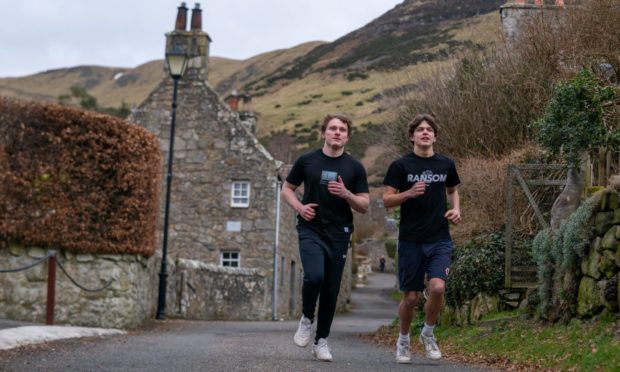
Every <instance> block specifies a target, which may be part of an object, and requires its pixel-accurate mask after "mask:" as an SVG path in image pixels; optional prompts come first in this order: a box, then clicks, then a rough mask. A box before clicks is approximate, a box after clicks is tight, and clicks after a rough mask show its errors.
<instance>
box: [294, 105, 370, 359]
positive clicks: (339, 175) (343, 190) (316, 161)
mask: <svg viewBox="0 0 620 372" xmlns="http://www.w3.org/2000/svg"><path fill="white" fill-rule="evenodd" d="M350 134H351V120H350V119H349V118H348V117H346V116H344V115H341V114H334V115H327V116H326V117H325V119H324V120H323V124H322V126H321V137H322V138H323V139H324V143H323V147H322V148H321V149H318V150H314V151H311V152H309V153H307V154H305V155H302V156H301V157H300V158H299V159H297V161H295V164H294V165H293V168H292V169H291V172H290V173H289V175H288V177H287V178H286V182H284V185H283V187H282V198H283V199H284V200H285V201H286V202H287V203H288V204H289V205H290V206H291V207H292V208H293V209H294V210H295V211H296V212H297V213H298V217H297V218H298V224H297V232H298V234H299V254H300V256H301V263H302V266H303V270H304V277H303V285H302V290H301V292H302V293H301V294H302V313H303V316H302V317H301V320H300V321H299V326H298V329H297V332H296V333H295V336H294V337H293V342H294V343H295V345H297V346H299V347H305V346H307V345H308V344H309V343H310V339H311V337H312V323H313V321H314V309H315V308H316V303H317V299H318V302H319V310H318V321H317V327H316V335H315V337H314V345H313V346H312V354H313V355H314V356H315V357H316V358H317V359H319V360H322V361H331V360H332V354H331V350H330V348H329V346H328V345H327V336H329V331H330V328H331V324H332V320H333V319H334V313H335V311H336V300H337V298H338V292H339V291H340V280H341V279H342V272H343V270H344V265H345V261H346V258H347V250H348V248H349V241H350V238H351V233H352V232H353V214H352V213H351V209H354V210H356V211H357V212H360V213H366V211H367V210H368V205H369V202H370V197H369V193H368V182H367V179H366V170H365V169H364V167H363V166H362V164H361V163H360V162H359V161H357V160H355V159H353V157H351V156H350V155H349V154H347V153H345V152H344V148H345V145H346V144H347V142H348V141H349V136H350ZM302 183H303V184H304V195H303V199H302V200H301V201H299V200H298V199H297V196H296V195H295V190H296V189H297V187H299V186H300V185H301V184H302Z"/></svg>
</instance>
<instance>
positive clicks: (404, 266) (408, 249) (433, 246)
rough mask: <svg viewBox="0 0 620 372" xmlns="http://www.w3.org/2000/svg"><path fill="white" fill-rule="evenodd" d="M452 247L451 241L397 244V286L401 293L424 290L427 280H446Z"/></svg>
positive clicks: (400, 242)
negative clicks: (425, 279)
mask: <svg viewBox="0 0 620 372" xmlns="http://www.w3.org/2000/svg"><path fill="white" fill-rule="evenodd" d="M453 251H454V245H453V243H452V241H451V240H441V241H438V242H432V243H413V242H405V241H402V240H400V241H399V242H398V284H399V287H400V290H401V291H403V292H421V291H422V290H424V274H426V275H427V277H428V279H429V280H430V279H432V278H440V279H443V280H444V281H446V280H448V274H449V273H450V264H451V263H452V252H453Z"/></svg>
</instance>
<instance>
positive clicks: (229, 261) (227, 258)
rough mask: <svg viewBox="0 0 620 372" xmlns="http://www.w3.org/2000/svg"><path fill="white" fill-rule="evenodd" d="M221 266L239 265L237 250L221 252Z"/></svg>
mask: <svg viewBox="0 0 620 372" xmlns="http://www.w3.org/2000/svg"><path fill="white" fill-rule="evenodd" d="M222 266H229V267H240V266H241V259H240V257H239V252H222Z"/></svg>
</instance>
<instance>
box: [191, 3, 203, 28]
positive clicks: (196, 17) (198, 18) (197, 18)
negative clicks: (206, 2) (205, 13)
mask: <svg viewBox="0 0 620 372" xmlns="http://www.w3.org/2000/svg"><path fill="white" fill-rule="evenodd" d="M191 30H192V31H201V30H202V9H200V3H196V4H194V9H192V23H191Z"/></svg>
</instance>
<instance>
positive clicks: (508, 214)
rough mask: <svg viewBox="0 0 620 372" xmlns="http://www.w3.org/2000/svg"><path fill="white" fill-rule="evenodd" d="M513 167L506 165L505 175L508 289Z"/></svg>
mask: <svg viewBox="0 0 620 372" xmlns="http://www.w3.org/2000/svg"><path fill="white" fill-rule="evenodd" d="M513 167H514V166H513V165H511V164H509V165H508V172H507V175H506V252H505V253H504V287H506V288H510V284H511V283H510V272H511V270H512V268H511V261H512V258H511V256H512V172H513Z"/></svg>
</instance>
